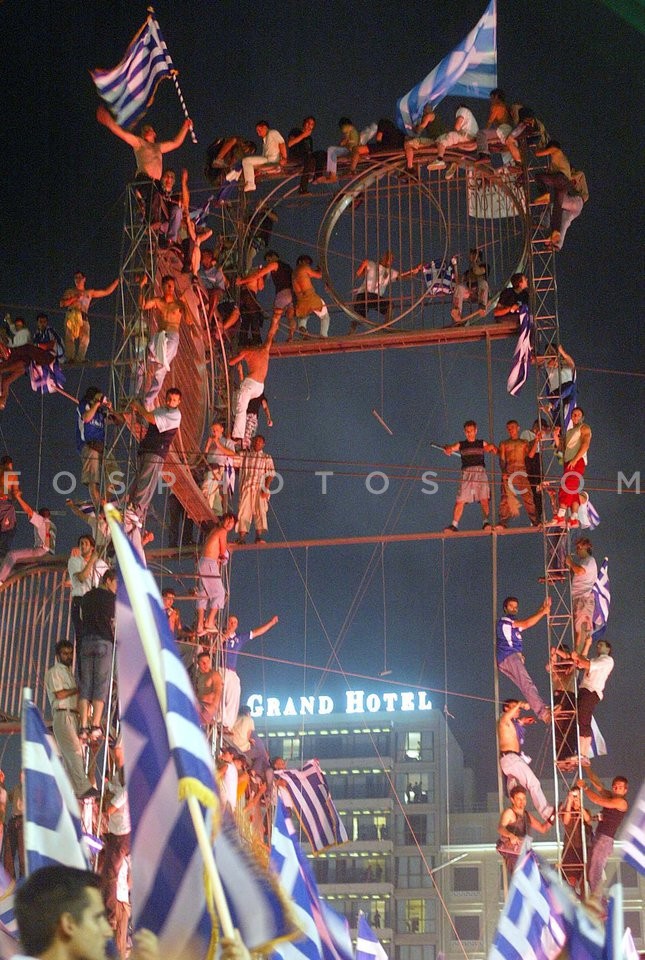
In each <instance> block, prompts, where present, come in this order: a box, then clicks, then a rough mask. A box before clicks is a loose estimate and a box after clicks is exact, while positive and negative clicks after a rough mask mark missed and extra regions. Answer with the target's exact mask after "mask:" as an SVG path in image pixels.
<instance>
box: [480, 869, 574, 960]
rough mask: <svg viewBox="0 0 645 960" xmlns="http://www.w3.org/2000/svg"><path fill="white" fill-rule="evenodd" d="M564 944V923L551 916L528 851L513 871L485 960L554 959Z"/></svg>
mask: <svg viewBox="0 0 645 960" xmlns="http://www.w3.org/2000/svg"><path fill="white" fill-rule="evenodd" d="M566 942H567V936H566V932H565V928H564V924H563V922H562V920H561V918H560V917H559V916H558V915H557V914H555V913H552V908H551V898H550V896H549V888H548V884H547V882H546V880H545V879H544V878H543V876H542V874H541V873H540V871H539V869H538V860H537V857H536V856H535V854H534V853H533V851H531V850H528V851H527V852H526V853H525V854H524V856H523V857H522V856H520V858H519V860H518V862H517V865H516V867H515V870H514V872H513V876H512V879H511V884H510V887H509V889H508V896H507V897H506V903H505V904H504V909H503V910H502V914H501V916H500V918H499V921H498V924H497V930H496V931H495V936H494V937H493V943H492V945H491V948H490V951H489V954H488V960H527V958H528V957H530V958H531V960H555V958H556V957H559V956H560V953H561V952H562V949H563V947H564V945H565V943H566Z"/></svg>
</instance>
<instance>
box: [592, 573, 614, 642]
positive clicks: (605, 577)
mask: <svg viewBox="0 0 645 960" xmlns="http://www.w3.org/2000/svg"><path fill="white" fill-rule="evenodd" d="M591 592H592V593H593V601H594V610H593V638H594V640H600V638H601V637H602V636H603V634H604V633H605V630H606V629H607V621H608V620H609V605H610V603H611V592H610V588H609V560H608V559H607V557H605V559H604V560H603V562H602V563H601V565H600V570H599V571H598V576H597V577H596V582H595V583H594V585H593V587H592V588H591Z"/></svg>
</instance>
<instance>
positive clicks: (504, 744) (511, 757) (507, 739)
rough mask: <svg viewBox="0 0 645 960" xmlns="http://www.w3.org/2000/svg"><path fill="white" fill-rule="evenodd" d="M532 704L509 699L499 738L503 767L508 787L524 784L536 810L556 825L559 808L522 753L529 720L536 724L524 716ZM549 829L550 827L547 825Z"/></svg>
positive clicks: (498, 724)
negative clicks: (545, 792) (554, 804)
mask: <svg viewBox="0 0 645 960" xmlns="http://www.w3.org/2000/svg"><path fill="white" fill-rule="evenodd" d="M530 709H531V708H530V707H529V705H528V703H525V702H524V701H523V700H505V701H504V712H503V713H502V715H501V717H500V718H499V720H498V721H497V739H498V742H499V766H500V769H501V771H502V773H503V774H504V776H505V777H506V785H507V787H511V788H512V787H514V786H515V785H516V784H518V783H519V784H520V786H522V787H524V789H525V790H528V792H529V793H530V794H531V800H532V801H533V805H534V807H535V809H536V810H537V811H538V813H539V814H540V816H541V817H542V819H543V820H546V821H548V824H549V825H550V824H552V823H553V822H554V820H555V808H554V807H553V806H552V805H551V804H550V803H547V801H546V797H545V796H544V793H543V791H542V787H541V786H540V781H539V780H538V778H537V777H536V776H535V774H534V773H533V771H532V770H531V768H530V766H529V765H528V763H527V762H526V760H525V759H524V754H523V753H522V742H523V740H524V731H523V729H522V728H523V726H524V725H525V724H526V723H534V722H535V718H534V717H523V718H521V717H520V714H521V712H522V710H530ZM547 830H548V826H547Z"/></svg>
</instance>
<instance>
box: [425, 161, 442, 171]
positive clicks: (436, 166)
mask: <svg viewBox="0 0 645 960" xmlns="http://www.w3.org/2000/svg"><path fill="white" fill-rule="evenodd" d="M445 168H446V161H445V160H431V161H430V163H429V164H428V166H427V167H426V170H445Z"/></svg>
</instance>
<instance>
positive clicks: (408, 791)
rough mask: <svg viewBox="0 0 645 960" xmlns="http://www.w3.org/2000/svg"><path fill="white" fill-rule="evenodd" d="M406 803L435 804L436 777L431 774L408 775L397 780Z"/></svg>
mask: <svg viewBox="0 0 645 960" xmlns="http://www.w3.org/2000/svg"><path fill="white" fill-rule="evenodd" d="M397 787H398V790H399V793H400V794H402V795H403V799H404V801H405V802H406V803H434V777H433V775H432V774H431V773H407V774H404V775H403V776H401V777H399V778H398V780H397Z"/></svg>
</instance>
